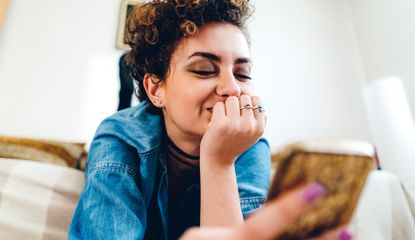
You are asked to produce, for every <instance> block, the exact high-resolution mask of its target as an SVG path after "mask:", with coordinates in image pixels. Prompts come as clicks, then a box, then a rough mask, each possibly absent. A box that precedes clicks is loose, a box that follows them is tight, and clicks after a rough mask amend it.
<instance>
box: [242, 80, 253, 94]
mask: <svg viewBox="0 0 415 240" xmlns="http://www.w3.org/2000/svg"><path fill="white" fill-rule="evenodd" d="M241 94H242V95H248V96H254V94H255V88H254V85H253V84H252V82H251V81H249V82H247V83H243V84H242V85H241Z"/></svg>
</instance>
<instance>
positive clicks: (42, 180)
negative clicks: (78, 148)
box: [0, 158, 84, 240]
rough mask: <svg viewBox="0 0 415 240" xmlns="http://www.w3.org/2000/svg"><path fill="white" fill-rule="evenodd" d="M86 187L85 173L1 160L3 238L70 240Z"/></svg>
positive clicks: (0, 225) (0, 230)
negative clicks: (69, 233) (68, 237)
mask: <svg viewBox="0 0 415 240" xmlns="http://www.w3.org/2000/svg"><path fill="white" fill-rule="evenodd" d="M83 184H84V174H83V172H82V171H78V170H75V169H72V168H68V167H62V166H58V165H53V164H48V163H39V162H35V161H27V160H13V159H2V158H0V239H9V240H14V239H16V240H17V239H19V240H20V239H32V240H37V239H39V240H40V239H43V240H48V239H54V240H55V239H67V232H68V229H69V224H70V221H71V218H72V214H73V212H74V211H75V207H76V204H77V201H78V198H79V195H80V193H81V191H82V188H83Z"/></svg>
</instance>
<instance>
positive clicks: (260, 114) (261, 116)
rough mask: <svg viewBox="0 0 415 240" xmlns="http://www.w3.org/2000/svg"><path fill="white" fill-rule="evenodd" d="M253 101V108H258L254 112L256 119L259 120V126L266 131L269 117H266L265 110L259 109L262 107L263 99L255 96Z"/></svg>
mask: <svg viewBox="0 0 415 240" xmlns="http://www.w3.org/2000/svg"><path fill="white" fill-rule="evenodd" d="M251 100H252V106H254V107H255V108H257V109H255V110H253V113H254V116H255V119H256V120H257V122H258V125H259V126H260V127H262V129H265V125H266V123H267V116H266V115H265V111H264V109H263V108H258V107H259V106H262V101H261V98H260V97H258V96H253V97H252V98H251Z"/></svg>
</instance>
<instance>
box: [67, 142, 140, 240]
mask: <svg viewBox="0 0 415 240" xmlns="http://www.w3.org/2000/svg"><path fill="white" fill-rule="evenodd" d="M133 159H137V153H136V152H134V151H133V149H131V148H130V147H129V146H128V145H127V144H125V143H124V142H122V141H121V140H120V139H118V138H116V137H113V136H101V137H98V138H97V137H96V139H94V141H93V143H92V145H91V150H90V156H89V158H88V163H87V169H86V181H85V187H84V190H83V193H82V194H81V197H80V200H79V202H78V206H77V208H76V210H75V214H74V216H73V219H72V223H71V226H70V229H69V233H68V239H143V238H144V234H145V229H146V203H145V201H144V200H143V197H142V194H141V192H140V190H139V188H138V187H137V183H136V179H135V177H134V176H136V174H137V173H136V172H137V171H138V170H136V169H137V168H136V167H135V166H134V165H132V164H130V163H129V161H131V162H133ZM136 161H137V160H136Z"/></svg>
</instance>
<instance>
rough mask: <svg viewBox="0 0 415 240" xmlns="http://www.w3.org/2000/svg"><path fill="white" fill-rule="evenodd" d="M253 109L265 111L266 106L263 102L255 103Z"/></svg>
mask: <svg viewBox="0 0 415 240" xmlns="http://www.w3.org/2000/svg"><path fill="white" fill-rule="evenodd" d="M252 110H254V111H255V110H258V111H259V112H265V109H264V107H263V106H262V105H261V104H258V105H255V106H253V107H252Z"/></svg>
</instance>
